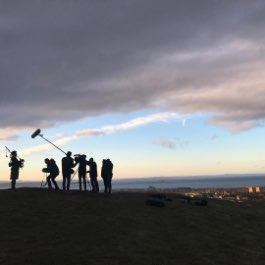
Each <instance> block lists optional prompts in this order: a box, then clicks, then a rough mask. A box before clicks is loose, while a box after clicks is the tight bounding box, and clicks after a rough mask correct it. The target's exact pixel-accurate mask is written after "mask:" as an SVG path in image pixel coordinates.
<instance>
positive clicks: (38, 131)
mask: <svg viewBox="0 0 265 265" xmlns="http://www.w3.org/2000/svg"><path fill="white" fill-rule="evenodd" d="M40 132H41V131H40V129H37V130H36V131H35V132H34V133H33V134H32V135H31V138H32V139H33V138H35V137H36V136H38V135H39V134H40Z"/></svg>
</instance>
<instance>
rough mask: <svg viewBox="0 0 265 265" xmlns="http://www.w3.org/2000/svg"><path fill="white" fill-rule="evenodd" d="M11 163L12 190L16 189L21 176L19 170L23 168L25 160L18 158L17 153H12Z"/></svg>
mask: <svg viewBox="0 0 265 265" xmlns="http://www.w3.org/2000/svg"><path fill="white" fill-rule="evenodd" d="M10 159H11V160H10V162H9V164H8V165H9V167H11V174H10V180H11V189H12V190H14V189H16V181H17V179H18V176H19V169H20V168H22V167H23V162H24V160H23V159H20V160H19V159H18V158H17V151H12V152H11V153H10Z"/></svg>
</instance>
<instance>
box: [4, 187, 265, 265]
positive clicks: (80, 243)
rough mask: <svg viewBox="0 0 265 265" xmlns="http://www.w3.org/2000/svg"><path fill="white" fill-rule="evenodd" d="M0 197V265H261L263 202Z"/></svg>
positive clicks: (32, 193) (41, 194)
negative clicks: (204, 204)
mask: <svg viewBox="0 0 265 265" xmlns="http://www.w3.org/2000/svg"><path fill="white" fill-rule="evenodd" d="M147 197H148V194H144V193H115V194H112V195H111V197H104V195H103V194H98V195H97V194H91V193H81V192H78V191H75V192H71V193H63V192H53V191H47V190H38V189H20V190H17V191H16V192H13V191H10V190H5V191H0V264H5V265H9V264H25V265H26V264H27V265H30V264H38V265H42V264H49V265H53V264H56V265H59V264H65V265H67V264H78V265H82V264H106V265H112V264H144V265H149V264H150V265H167V264H172V265H173V264H174V265H175V264H182V265H183V264H204V265H205V264H211V265H212V264H226V265H229V264H231V265H232V264H233V265H234V264H241V265H244V264H246V265H249V264H255V265H257V264H265V254H264V253H265V237H264V235H265V202H264V201H259V202H258V201H251V202H245V203H242V204H237V203H233V202H225V201H210V202H209V205H208V206H207V207H202V206H195V205H192V204H191V205H189V204H184V203H181V202H179V201H177V200H176V199H175V198H174V196H171V198H173V201H172V202H167V203H166V207H164V208H157V207H152V206H146V205H145V200H146V198H147Z"/></svg>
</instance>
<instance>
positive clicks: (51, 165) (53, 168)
mask: <svg viewBox="0 0 265 265" xmlns="http://www.w3.org/2000/svg"><path fill="white" fill-rule="evenodd" d="M44 161H45V163H46V165H47V168H43V169H42V171H43V172H45V173H50V174H49V175H48V176H47V178H46V179H47V183H48V188H49V189H52V183H53V185H54V187H55V189H56V190H59V187H58V185H57V182H56V181H55V178H56V177H57V176H58V175H59V173H60V171H59V168H58V166H57V165H56V162H55V160H54V159H48V158H46V159H45V160H44ZM51 182H52V183H51Z"/></svg>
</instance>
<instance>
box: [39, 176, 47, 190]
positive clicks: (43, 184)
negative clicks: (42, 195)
mask: <svg viewBox="0 0 265 265" xmlns="http://www.w3.org/2000/svg"><path fill="white" fill-rule="evenodd" d="M44 179H45V182H44ZM46 185H47V173H46V172H45V173H44V174H43V178H42V182H41V184H40V188H43V187H45V186H46Z"/></svg>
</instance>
